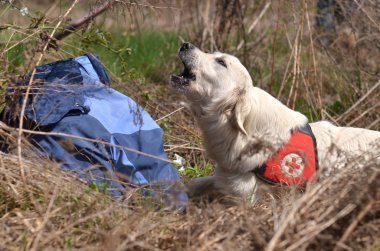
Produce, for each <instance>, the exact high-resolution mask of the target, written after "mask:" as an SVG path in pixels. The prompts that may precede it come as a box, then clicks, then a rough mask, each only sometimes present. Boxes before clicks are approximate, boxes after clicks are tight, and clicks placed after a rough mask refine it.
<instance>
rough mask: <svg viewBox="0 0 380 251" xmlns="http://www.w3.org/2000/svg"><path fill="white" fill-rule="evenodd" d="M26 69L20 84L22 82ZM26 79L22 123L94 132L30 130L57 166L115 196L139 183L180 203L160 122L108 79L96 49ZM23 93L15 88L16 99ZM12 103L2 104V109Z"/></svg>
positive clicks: (182, 200)
mask: <svg viewBox="0 0 380 251" xmlns="http://www.w3.org/2000/svg"><path fill="white" fill-rule="evenodd" d="M30 77H31V74H29V75H28V76H26V77H25V79H24V80H23V81H22V82H21V83H19V85H27V84H28V83H29V79H30ZM33 80H34V82H35V84H33V88H32V92H31V95H30V96H29V98H28V101H27V106H26V110H25V116H26V119H27V122H28V124H31V125H32V127H33V128H38V130H40V131H44V132H53V133H65V134H70V135H75V136H79V137H85V138H88V139H95V140H97V142H94V141H88V140H84V139H82V138H71V137H64V136H58V135H31V141H32V142H33V143H34V144H35V145H36V146H38V147H39V148H40V149H41V150H42V151H43V152H44V153H46V154H48V155H49V156H50V157H52V158H54V159H55V160H57V161H59V162H60V163H61V164H62V168H64V169H68V170H72V171H75V172H76V173H77V174H78V175H79V176H80V177H81V178H83V179H86V180H87V181H89V182H90V183H91V184H96V185H97V187H101V188H102V189H104V190H105V191H106V192H107V193H109V194H112V195H114V196H120V195H122V193H123V190H124V189H125V186H128V185H132V186H146V189H144V193H146V194H150V195H153V196H155V197H160V199H163V202H164V204H165V205H166V206H173V205H174V206H175V207H176V208H183V207H184V206H185V204H186V202H187V195H186V193H185V192H184V190H183V186H182V184H181V182H180V177H179V174H178V172H177V170H176V169H175V168H174V167H173V166H172V165H171V164H170V163H168V162H167V161H165V159H167V157H166V154H165V152H164V149H163V141H162V136H163V133H162V130H161V128H160V127H159V126H158V125H157V124H156V122H155V121H154V120H153V119H152V118H151V117H150V116H149V114H148V113H146V112H145V111H144V110H143V109H142V108H141V107H140V106H139V105H138V104H136V103H135V102H134V101H133V100H132V99H131V98H129V97H127V96H125V95H123V94H121V93H120V92H118V91H116V90H114V89H112V88H111V87H110V83H111V80H110V78H109V76H108V75H107V73H106V71H105V69H104V67H103V65H102V64H101V62H100V61H99V59H98V58H97V57H96V56H95V55H92V54H87V55H83V56H80V57H77V58H73V59H67V60H62V61H58V62H53V63H50V64H46V65H42V66H39V67H37V68H36V73H35V76H34V78H33ZM15 90H16V89H15ZM23 98H24V96H23V94H21V95H20V96H19V102H18V103H19V105H20V104H22V100H23ZM14 109H16V108H15V107H12V106H10V107H9V106H8V107H7V108H6V110H7V111H8V114H10V113H11V112H10V111H12V110H14ZM5 113H7V112H5ZM8 119H9V116H8ZM102 142H107V143H102ZM120 146H121V147H120ZM123 147H125V148H123ZM126 148H131V149H134V150H137V151H139V152H143V153H147V154H149V155H154V156H157V157H159V158H152V157H150V156H144V155H141V154H138V153H136V152H131V151H129V150H127V149H126Z"/></svg>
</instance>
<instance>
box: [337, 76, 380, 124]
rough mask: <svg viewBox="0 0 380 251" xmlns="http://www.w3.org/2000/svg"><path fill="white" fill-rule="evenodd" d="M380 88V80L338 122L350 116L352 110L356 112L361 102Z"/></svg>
mask: <svg viewBox="0 0 380 251" xmlns="http://www.w3.org/2000/svg"><path fill="white" fill-rule="evenodd" d="M378 87H380V80H379V81H377V83H376V84H375V85H374V86H372V88H371V89H370V90H369V91H368V92H367V93H366V94H365V95H363V96H362V97H361V98H360V99H359V100H358V101H356V103H355V104H353V105H352V106H351V107H350V108H349V109H348V110H347V111H345V112H344V113H343V114H341V115H340V116H339V117H338V118H337V119H336V120H337V121H339V120H342V119H343V118H344V117H345V116H347V114H349V113H350V112H351V111H352V110H354V109H355V108H356V107H357V106H358V105H359V104H360V103H361V102H363V101H364V100H365V99H366V98H367V97H368V96H369V95H370V94H371V93H372V92H373V91H374V90H376V88H378Z"/></svg>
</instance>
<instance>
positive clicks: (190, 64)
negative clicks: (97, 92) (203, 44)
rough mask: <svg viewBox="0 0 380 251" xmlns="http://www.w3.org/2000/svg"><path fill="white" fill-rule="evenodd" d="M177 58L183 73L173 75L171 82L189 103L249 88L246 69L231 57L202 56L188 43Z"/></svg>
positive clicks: (182, 47) (222, 55) (208, 54)
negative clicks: (179, 60) (182, 66)
mask: <svg viewBox="0 0 380 251" xmlns="http://www.w3.org/2000/svg"><path fill="white" fill-rule="evenodd" d="M178 54H179V58H180V59H181V60H182V63H183V65H184V70H183V71H182V73H180V74H179V75H172V76H171V81H170V82H171V85H172V86H173V87H174V88H176V89H177V90H179V91H180V92H182V93H184V94H185V95H186V97H187V98H188V99H189V100H190V101H199V100H198V99H199V98H202V99H204V98H209V97H219V96H223V94H228V95H230V94H231V93H232V92H236V90H237V89H240V90H244V89H245V88H246V86H247V85H252V80H251V77H250V75H249V73H248V71H247V69H246V68H245V67H244V66H243V65H242V64H241V63H240V61H239V59H237V58H236V57H234V56H232V55H228V54H224V53H221V52H214V53H205V52H203V51H201V50H200V49H198V48H197V47H195V46H194V45H192V44H190V43H184V44H183V45H182V46H181V48H180V50H179V53H178ZM233 90H235V91H233Z"/></svg>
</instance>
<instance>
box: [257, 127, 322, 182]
mask: <svg viewBox="0 0 380 251" xmlns="http://www.w3.org/2000/svg"><path fill="white" fill-rule="evenodd" d="M317 169H318V155H317V143H316V140H315V137H314V134H313V132H312V130H311V128H310V125H309V124H307V125H305V126H304V127H302V128H299V129H296V130H293V131H292V135H291V138H290V140H289V141H288V143H286V144H285V145H284V146H283V147H282V148H281V149H280V150H279V151H278V152H277V153H276V155H275V156H273V157H272V158H271V159H269V160H267V161H266V162H265V163H264V165H262V166H260V167H259V168H257V169H256V170H255V171H254V172H255V174H256V176H257V177H258V178H259V179H261V180H263V181H265V182H266V183H269V184H283V185H288V186H290V185H295V186H297V187H305V185H306V183H307V182H309V181H313V179H314V176H315V172H316V171H317Z"/></svg>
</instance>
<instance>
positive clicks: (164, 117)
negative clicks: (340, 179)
mask: <svg viewBox="0 0 380 251" xmlns="http://www.w3.org/2000/svg"><path fill="white" fill-rule="evenodd" d="M183 108H185V107H183V106H182V107H180V108H178V109H177V110H175V111H173V112H171V113H169V114H167V115H165V116H163V117H161V118H159V119H157V120H156V122H158V121H160V120H163V119H166V118H167V117H169V116H171V115H173V114H174V113H176V112H179V111H180V110H182V109H183Z"/></svg>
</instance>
